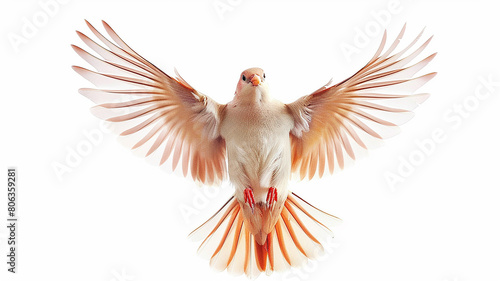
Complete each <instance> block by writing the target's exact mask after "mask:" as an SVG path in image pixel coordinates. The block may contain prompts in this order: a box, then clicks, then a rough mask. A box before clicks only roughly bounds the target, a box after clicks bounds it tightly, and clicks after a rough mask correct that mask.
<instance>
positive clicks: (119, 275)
mask: <svg viewBox="0 0 500 281" xmlns="http://www.w3.org/2000/svg"><path fill="white" fill-rule="evenodd" d="M111 274H112V275H113V278H111V279H110V280H109V281H133V280H134V279H135V278H134V276H132V275H129V274H128V273H127V272H126V270H125V268H122V269H121V271H117V270H115V269H113V270H111Z"/></svg>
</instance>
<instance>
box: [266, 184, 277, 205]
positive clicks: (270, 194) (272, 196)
mask: <svg viewBox="0 0 500 281" xmlns="http://www.w3.org/2000/svg"><path fill="white" fill-rule="evenodd" d="M276 201H278V191H277V190H276V188H274V187H272V186H271V187H270V188H269V190H268V191H267V199H266V205H267V207H268V208H271V207H272V206H273V204H274V202H276Z"/></svg>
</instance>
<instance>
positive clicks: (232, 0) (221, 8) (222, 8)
mask: <svg viewBox="0 0 500 281" xmlns="http://www.w3.org/2000/svg"><path fill="white" fill-rule="evenodd" d="M241 3H243V0H215V1H214V2H213V3H212V6H213V7H214V10H215V13H217V16H218V17H219V19H220V20H224V19H225V17H226V14H227V13H230V12H232V11H234V9H235V8H236V7H238V6H239V5H241Z"/></svg>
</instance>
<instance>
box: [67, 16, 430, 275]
mask: <svg viewBox="0 0 500 281" xmlns="http://www.w3.org/2000/svg"><path fill="white" fill-rule="evenodd" d="M85 22H86V25H87V26H88V28H89V29H90V31H91V32H92V33H93V34H94V36H95V37H96V38H97V39H98V41H100V43H97V42H96V41H94V40H93V39H91V38H90V37H88V36H87V35H85V34H83V33H81V32H79V31H77V34H78V36H79V37H80V39H81V40H82V41H83V43H85V45H87V47H88V48H90V49H92V50H93V51H94V54H92V53H90V52H88V51H86V50H84V49H82V48H80V47H78V46H76V45H71V46H72V48H73V49H74V50H75V51H76V53H77V54H78V55H79V56H81V58H83V59H84V60H85V61H87V62H88V63H89V64H90V65H91V66H92V67H93V68H94V70H90V69H88V68H84V67H80V66H72V68H73V69H74V70H75V71H76V72H77V73H78V74H80V75H81V76H83V77H84V78H86V79H87V80H89V81H90V82H91V83H93V84H94V86H95V87H96V88H80V89H79V93H80V94H82V95H83V96H85V97H87V98H89V99H90V100H91V101H93V102H94V103H96V105H95V106H94V107H92V109H91V111H92V113H93V114H95V115H96V116H97V117H99V118H101V119H103V120H106V121H107V122H109V123H110V124H113V125H114V127H113V128H114V130H115V131H116V133H118V134H119V135H120V136H122V137H124V138H127V139H130V140H131V141H129V145H130V146H131V149H132V150H137V151H142V152H141V153H142V154H143V156H145V157H147V158H151V159H155V160H154V161H155V162H156V164H158V165H160V166H163V165H166V166H168V167H169V169H171V170H174V171H181V172H182V174H183V176H185V177H190V178H192V179H193V180H194V181H195V182H198V183H200V184H205V185H218V184H221V183H222V182H223V181H226V180H229V181H230V183H231V185H232V186H234V195H233V196H231V198H229V200H228V201H227V202H226V203H225V204H224V206H222V208H221V209H220V210H219V211H218V212H217V213H216V214H214V215H213V216H212V217H211V218H209V219H208V220H207V221H206V222H205V223H204V224H202V225H201V226H200V227H198V228H197V229H195V230H194V231H193V232H192V233H191V234H190V236H191V237H195V238H197V239H200V240H201V239H203V241H202V242H201V245H200V248H199V250H198V251H199V253H200V254H201V255H202V256H205V257H207V258H208V259H209V260H210V265H211V266H212V267H213V268H215V269H217V270H220V271H224V270H227V271H228V272H230V273H233V274H236V275H241V274H246V275H247V276H248V277H250V278H255V277H256V276H258V275H259V274H261V273H262V272H264V273H265V274H268V275H269V274H272V273H273V272H276V271H277V272H280V271H281V272H282V271H286V270H289V269H290V268H292V267H300V266H301V265H303V264H305V263H306V262H307V261H308V260H309V259H314V258H316V257H317V256H318V255H319V254H320V253H321V251H322V250H323V248H324V247H323V245H324V241H325V240H324V239H325V238H328V237H331V236H332V235H333V233H332V231H331V229H330V228H331V225H332V224H334V223H335V222H337V221H339V220H340V219H339V218H337V217H336V216H333V215H330V214H328V213H326V212H324V211H322V210H320V209H318V208H316V207H314V206H313V205H311V204H309V203H308V202H306V201H305V200H303V199H302V198H301V197H299V196H298V195H297V194H295V193H294V192H291V191H290V190H289V182H290V180H291V178H292V177H298V179H299V180H304V179H312V178H313V177H319V178H321V177H323V176H324V175H325V173H330V174H331V173H333V172H334V171H336V170H338V169H343V168H344V165H345V162H346V161H347V160H349V159H356V155H357V154H358V153H359V151H363V150H365V149H367V148H368V145H367V143H368V141H369V140H373V139H383V138H386V137H388V136H392V134H393V131H394V130H396V131H397V130H398V128H399V127H398V126H399V125H401V124H402V123H404V122H406V121H408V120H409V119H410V118H411V117H413V115H414V114H413V110H414V109H415V108H416V107H417V106H418V105H420V104H421V103H422V102H424V101H425V100H426V99H427V98H428V96H429V94H428V93H415V91H416V90H418V89H419V88H420V87H421V86H422V85H424V84H425V83H426V82H428V81H429V80H430V79H432V78H433V77H434V76H435V75H436V72H430V73H427V74H423V75H420V76H416V75H417V73H418V72H419V71H420V70H421V69H423V68H424V67H425V66H426V65H427V64H428V63H429V62H430V61H431V60H432V59H433V58H434V57H435V56H436V54H437V53H433V54H431V55H429V56H426V57H425V58H423V59H419V60H418V61H417V62H413V61H414V60H415V58H416V57H418V56H419V55H420V54H421V53H422V52H423V51H424V49H425V48H426V47H427V46H428V44H429V42H430V41H431V39H432V36H430V37H429V38H428V39H427V40H426V41H424V42H423V43H419V44H417V42H419V41H420V38H421V37H422V34H423V32H424V30H422V32H420V34H418V36H417V37H416V38H415V39H414V40H413V41H412V42H411V43H410V44H408V45H407V46H406V47H404V48H403V49H402V50H400V51H399V52H395V49H396V47H397V46H398V45H399V43H400V42H401V39H402V37H403V34H404V33H405V29H406V24H405V25H404V26H403V28H402V29H401V31H400V33H399V34H398V36H397V37H396V39H395V40H394V43H392V44H391V45H390V46H389V48H388V49H387V50H385V51H384V49H385V43H386V40H387V31H384V34H383V37H382V40H381V44H380V46H379V47H378V49H377V50H376V52H375V54H374V56H373V57H372V58H371V59H370V60H369V61H368V63H367V64H366V65H364V66H363V67H362V68H361V69H360V70H359V71H357V72H355V73H354V74H353V75H352V76H350V77H348V78H347V79H345V80H343V81H341V82H339V83H337V84H333V83H332V81H331V80H330V81H329V82H328V83H327V84H325V85H324V86H322V87H320V88H319V89H317V90H315V91H313V92H312V93H310V94H307V95H304V96H302V97H300V98H298V99H297V100H296V101H294V102H291V103H288V104H286V103H283V102H280V101H278V100H276V99H274V98H273V97H272V96H271V95H270V93H269V92H270V91H269V87H268V83H267V79H268V78H266V74H265V72H264V70H263V69H261V68H257V67H254V68H249V69H246V70H244V71H243V72H242V73H241V74H240V75H239V77H238V83H237V86H236V90H235V93H234V96H233V99H232V100H231V101H230V102H228V103H227V104H219V103H217V102H216V101H215V100H213V99H211V98H210V97H209V96H207V95H205V94H202V93H201V92H199V91H198V90H196V89H194V88H193V87H192V86H191V85H190V84H188V82H186V81H185V80H184V79H183V78H182V77H181V76H180V75H179V73H178V72H177V70H175V71H174V72H175V75H169V74H167V73H165V72H163V71H162V70H160V69H159V68H158V67H156V66H155V65H153V64H152V63H151V62H149V61H148V60H146V59H145V58H143V57H142V56H141V55H139V54H138V53H136V52H135V51H134V50H133V49H132V48H130V47H129V46H128V45H127V44H126V43H125V42H124V41H123V40H122V39H121V38H120V37H119V36H118V35H117V33H116V32H115V31H114V30H113V29H112V28H111V27H110V25H108V24H107V23H106V22H105V21H102V24H103V27H104V29H105V31H106V32H107V35H108V37H109V38H108V37H106V36H104V35H103V34H102V33H101V32H100V31H98V30H97V29H96V28H95V27H94V26H93V25H91V24H90V23H89V22H88V21H87V20H85ZM416 44H417V45H416ZM414 46H415V47H414ZM410 49H411V50H412V51H411V52H410ZM413 49H414V50H413ZM393 129H394V130H393ZM387 132H389V133H387Z"/></svg>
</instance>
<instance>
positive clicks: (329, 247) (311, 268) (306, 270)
mask: <svg viewBox="0 0 500 281" xmlns="http://www.w3.org/2000/svg"><path fill="white" fill-rule="evenodd" d="M339 247H340V244H339V243H337V242H335V241H334V238H333V237H328V238H327V239H326V241H325V243H324V244H323V248H324V250H325V252H324V253H323V254H322V255H317V258H316V259H314V260H309V261H308V262H307V264H305V265H304V266H302V267H300V268H295V267H292V268H290V270H289V271H287V272H285V273H284V274H283V275H282V280H283V281H301V280H304V281H305V280H314V278H313V276H312V275H313V273H314V272H315V271H317V270H318V268H319V266H318V264H319V263H320V262H322V261H325V260H327V259H328V257H329V256H331V255H332V254H333V253H334V251H335V249H338V248H339Z"/></svg>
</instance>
